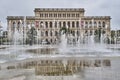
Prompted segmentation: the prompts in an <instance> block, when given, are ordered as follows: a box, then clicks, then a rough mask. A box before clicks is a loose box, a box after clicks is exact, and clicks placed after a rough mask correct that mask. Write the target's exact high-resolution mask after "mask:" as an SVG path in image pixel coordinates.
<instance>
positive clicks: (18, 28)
mask: <svg viewBox="0 0 120 80" xmlns="http://www.w3.org/2000/svg"><path fill="white" fill-rule="evenodd" d="M20 25H21V23H20V22H18V27H17V30H18V31H19V30H20Z"/></svg>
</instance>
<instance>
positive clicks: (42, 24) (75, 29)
mask: <svg viewBox="0 0 120 80" xmlns="http://www.w3.org/2000/svg"><path fill="white" fill-rule="evenodd" d="M34 14H35V16H26V17H24V16H7V25H8V33H9V35H8V37H9V39H12V36H13V33H14V31H15V27H16V30H18V32H21V33H23V34H24V33H26V32H27V31H28V30H29V28H30V27H35V29H36V30H37V40H38V42H43V41H46V42H50V43H56V41H58V40H59V31H60V29H61V28H62V27H67V28H69V29H70V31H71V33H72V34H73V36H74V38H76V37H81V36H85V35H92V34H94V33H95V31H96V30H98V29H101V31H103V32H104V34H105V35H106V36H110V32H111V31H110V28H111V27H110V26H111V25H110V20H111V17H110V16H85V10H84V8H35V10H34Z"/></svg>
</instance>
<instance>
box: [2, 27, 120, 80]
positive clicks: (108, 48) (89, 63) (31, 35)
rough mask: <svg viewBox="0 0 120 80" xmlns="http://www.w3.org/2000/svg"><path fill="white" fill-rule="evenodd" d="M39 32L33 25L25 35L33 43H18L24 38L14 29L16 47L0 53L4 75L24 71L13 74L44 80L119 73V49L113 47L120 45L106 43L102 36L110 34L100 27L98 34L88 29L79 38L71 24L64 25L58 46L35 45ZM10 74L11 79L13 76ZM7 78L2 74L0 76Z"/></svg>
mask: <svg viewBox="0 0 120 80" xmlns="http://www.w3.org/2000/svg"><path fill="white" fill-rule="evenodd" d="M37 32H38V31H36V30H35V27H31V28H30V29H29V30H28V32H27V34H26V38H28V40H30V41H29V44H30V45H27V44H26V45H24V46H23V45H19V46H16V45H18V44H19V43H18V42H19V39H20V40H23V37H20V36H21V35H23V34H21V33H19V31H18V30H17V28H15V32H14V38H13V40H14V47H13V46H11V45H9V46H8V47H7V48H5V49H1V52H0V61H4V62H2V63H0V69H1V70H0V73H1V74H2V73H3V72H4V70H6V73H5V74H7V70H8V71H9V70H11V71H12V70H21V72H20V71H19V72H18V73H20V74H14V75H10V76H12V77H15V76H19V75H22V76H23V75H24V76H25V77H26V79H29V78H30V76H29V75H32V78H34V79H41V80H49V79H53V80H58V79H59V80H93V79H94V80H113V79H115V77H116V76H117V75H118V74H120V71H119V67H120V65H119V63H118V62H119V56H120V55H119V53H120V50H115V49H113V48H120V46H117V47H116V46H115V47H114V45H112V44H106V43H104V40H103V39H104V38H106V37H107V36H106V35H104V34H102V33H101V29H99V31H98V34H96V35H95V31H93V32H92V34H91V33H90V31H89V32H88V33H86V35H82V34H81V35H80V36H79V37H76V36H74V35H73V33H70V32H69V30H68V27H62V28H61V29H60V31H59V32H60V33H61V34H60V44H59V45H55V44H54V45H52V44H50V45H47V44H39V45H38V44H37V45H36V44H35V43H34V40H36V39H39V38H36V35H38V34H37ZM18 36H19V38H18ZM96 38H97V39H96ZM95 39H96V40H98V41H97V42H96V41H95ZM36 41H37V42H38V40H36ZM58 42H59V41H58ZM7 50H8V51H7ZM14 50H15V51H14ZM4 53H8V54H4ZM49 53H50V54H49ZM117 63H118V64H117ZM24 70H26V71H27V72H28V73H27V72H24ZM117 70H118V71H117ZM2 71H3V72H2ZM16 73H17V71H16ZM114 74H116V76H115V75H114ZM27 75H28V76H27ZM94 75H96V76H94ZM111 75H113V77H111ZM7 76H8V74H7ZM10 76H8V78H11V77H10ZM98 77H99V79H98ZM4 78H5V77H2V76H0V79H4ZM117 78H118V79H116V80H119V79H120V76H117Z"/></svg>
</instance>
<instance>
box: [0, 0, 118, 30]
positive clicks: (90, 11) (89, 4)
mask: <svg viewBox="0 0 120 80" xmlns="http://www.w3.org/2000/svg"><path fill="white" fill-rule="evenodd" d="M0 3H1V4H0V11H1V12H0V20H1V21H2V22H3V26H4V27H6V25H7V23H6V17H7V16H33V15H34V12H33V10H34V8H85V10H86V12H85V15H87V16H111V18H112V20H111V27H112V29H115V28H119V29H120V27H119V26H120V23H119V22H120V18H119V14H120V11H119V7H120V1H119V0H1V1H0ZM5 24H6V25H5Z"/></svg>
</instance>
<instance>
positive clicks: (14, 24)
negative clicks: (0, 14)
mask: <svg viewBox="0 0 120 80" xmlns="http://www.w3.org/2000/svg"><path fill="white" fill-rule="evenodd" d="M15 27H16V23H15V22H13V28H12V29H13V31H15Z"/></svg>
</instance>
